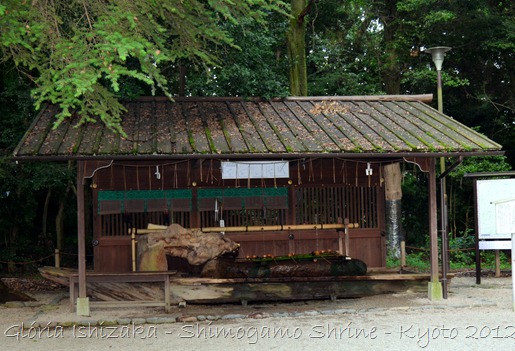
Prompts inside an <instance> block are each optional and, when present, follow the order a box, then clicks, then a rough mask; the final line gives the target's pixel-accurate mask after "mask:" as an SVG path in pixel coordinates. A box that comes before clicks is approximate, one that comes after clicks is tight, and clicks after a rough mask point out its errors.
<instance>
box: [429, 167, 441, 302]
mask: <svg viewBox="0 0 515 351" xmlns="http://www.w3.org/2000/svg"><path fill="white" fill-rule="evenodd" d="M428 176H429V186H428V188H429V242H430V262H431V270H430V275H431V281H430V282H429V286H428V297H429V299H430V300H432V301H438V300H442V299H443V291H442V284H441V283H440V280H439V277H438V219H437V201H436V170H435V159H434V158H431V159H430V160H429V174H428Z"/></svg>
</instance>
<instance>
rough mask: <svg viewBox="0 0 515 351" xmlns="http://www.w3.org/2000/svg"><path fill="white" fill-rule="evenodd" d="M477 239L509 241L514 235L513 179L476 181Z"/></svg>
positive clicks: (514, 195) (514, 197)
mask: <svg viewBox="0 0 515 351" xmlns="http://www.w3.org/2000/svg"><path fill="white" fill-rule="evenodd" d="M476 191H477V204H478V208H477V211H478V213H477V216H478V230H479V233H478V237H479V239H511V234H512V233H515V179H489V180H478V181H477V188H476Z"/></svg>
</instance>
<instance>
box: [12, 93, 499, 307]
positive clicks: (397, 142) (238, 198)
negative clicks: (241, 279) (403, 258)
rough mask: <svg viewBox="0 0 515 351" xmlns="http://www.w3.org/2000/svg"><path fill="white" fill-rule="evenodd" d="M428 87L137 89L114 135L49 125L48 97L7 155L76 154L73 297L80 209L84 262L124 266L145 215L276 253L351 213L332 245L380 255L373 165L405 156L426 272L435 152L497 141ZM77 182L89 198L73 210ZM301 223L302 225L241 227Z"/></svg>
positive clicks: (94, 127) (379, 171)
mask: <svg viewBox="0 0 515 351" xmlns="http://www.w3.org/2000/svg"><path fill="white" fill-rule="evenodd" d="M431 99H432V96H431V95H417V96H366V97H291V98H285V99H275V100H270V101H264V100H260V99H241V98H222V97H213V98H176V99H175V101H174V102H171V101H170V100H168V99H164V98H158V97H152V98H141V99H138V100H136V101H131V102H127V103H126V104H125V106H126V108H127V112H126V113H125V115H124V116H123V122H122V127H123V130H124V131H125V133H126V137H122V136H121V135H118V134H115V133H113V132H112V131H110V130H108V129H107V128H106V127H105V126H104V125H102V124H98V123H97V124H83V125H80V126H75V123H76V121H77V120H78V116H73V117H72V118H71V119H68V120H66V121H64V122H63V123H62V124H61V125H60V126H59V127H58V128H55V129H54V128H52V126H53V123H54V120H55V118H54V116H55V115H56V114H57V113H58V112H59V109H58V107H57V106H52V105H49V106H47V107H46V108H44V109H43V110H42V111H41V113H40V114H39V115H38V116H37V118H36V119H35V121H34V123H33V124H32V125H31V126H30V128H29V130H28V131H27V133H26V134H25V136H24V137H23V139H22V140H21V142H20V144H19V145H18V147H17V148H16V150H15V152H14V158H15V159H16V160H20V161H21V160H46V161H57V160H75V161H77V165H78V167H77V169H78V173H77V189H78V200H77V201H78V202H77V204H78V239H79V299H78V302H79V300H80V301H81V303H84V304H86V306H89V305H88V302H87V301H88V300H87V297H86V273H85V272H86V268H85V262H86V260H85V245H86V243H85V228H86V225H87V224H86V217H87V218H89V217H91V218H92V223H91V225H92V227H93V235H94V241H93V245H94V270H95V271H96V272H115V273H120V274H126V273H127V272H130V271H131V267H132V266H131V263H132V259H131V236H130V229H131V228H133V227H135V228H145V227H146V226H147V225H148V224H149V223H154V224H162V225H167V224H171V223H178V224H181V225H182V226H183V227H185V228H204V227H217V226H222V225H223V226H224V227H242V230H241V231H240V232H233V231H230V232H229V231H227V233H226V235H227V236H229V237H231V238H232V239H233V240H235V241H237V242H238V243H240V245H241V248H240V255H241V256H247V255H257V256H260V255H264V254H272V255H276V256H277V255H288V254H289V253H303V252H311V251H313V250H315V249H316V250H319V249H320V250H337V249H338V246H339V244H340V245H341V243H339V241H338V234H337V233H336V231H335V230H334V229H324V228H323V225H324V224H325V225H327V224H334V223H338V221H339V219H342V218H345V219H348V220H349V221H350V222H351V223H357V224H358V228H356V229H353V230H352V231H351V235H350V244H349V245H348V246H349V247H348V248H346V250H348V252H349V254H350V256H352V257H354V258H358V259H360V260H363V261H364V262H365V263H366V264H367V265H368V266H369V267H384V266H385V264H386V248H385V236H384V233H385V211H384V203H385V189H384V188H385V186H384V179H383V169H384V167H385V166H386V165H389V164H392V163H398V162H409V163H415V164H417V165H418V166H419V167H420V169H421V170H422V171H424V172H427V174H428V177H429V188H428V192H429V209H430V216H429V218H430V223H429V231H430V236H431V243H432V244H431V265H432V269H431V281H432V282H433V283H436V282H437V281H438V247H437V246H436V245H437V244H436V243H437V186H436V184H437V175H436V170H435V162H436V159H437V158H440V157H450V158H454V159H456V160H461V159H462V158H463V157H468V156H485V155H498V154H501V151H500V150H501V146H500V145H498V144H497V143H495V142H493V141H491V140H489V139H488V138H486V137H485V136H483V135H481V134H479V133H477V132H475V131H474V130H472V129H470V128H468V127H466V126H464V125H463V124H461V123H459V122H458V121H456V120H454V119H453V118H451V117H449V116H446V115H444V114H442V113H439V112H438V111H437V110H435V109H433V108H432V107H430V106H429V105H427V102H429V101H431ZM85 192H86V193H90V194H91V199H92V208H85V201H84V197H85ZM87 213H91V216H86V215H85V214H87ZM303 224H310V225H314V226H313V227H312V229H308V230H275V231H253V232H250V231H248V230H245V229H243V228H249V227H252V228H255V226H265V225H267V226H270V225H276V226H285V225H303ZM88 225H89V223H88ZM221 231H222V230H221ZM78 305H79V303H78ZM86 309H89V307H86Z"/></svg>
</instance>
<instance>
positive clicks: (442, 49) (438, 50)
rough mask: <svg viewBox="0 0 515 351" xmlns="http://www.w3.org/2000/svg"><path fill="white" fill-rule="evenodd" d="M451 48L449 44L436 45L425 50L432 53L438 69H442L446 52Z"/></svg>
mask: <svg viewBox="0 0 515 351" xmlns="http://www.w3.org/2000/svg"><path fill="white" fill-rule="evenodd" d="M449 50H451V48H450V47H448V46H435V47H432V48H429V49H425V50H424V52H427V53H428V54H431V57H432V58H433V62H434V63H435V66H436V70H437V71H441V70H442V64H443V59H444V57H445V53H446V52H447V51H449Z"/></svg>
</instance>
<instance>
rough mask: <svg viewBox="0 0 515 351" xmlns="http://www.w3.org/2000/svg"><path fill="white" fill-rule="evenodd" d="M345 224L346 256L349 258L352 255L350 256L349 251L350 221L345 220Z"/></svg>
mask: <svg viewBox="0 0 515 351" xmlns="http://www.w3.org/2000/svg"><path fill="white" fill-rule="evenodd" d="M343 224H344V225H345V229H344V233H345V256H346V257H347V258H349V257H350V254H349V251H350V250H349V246H350V244H349V241H350V239H349V219H348V218H345V219H344V220H343Z"/></svg>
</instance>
